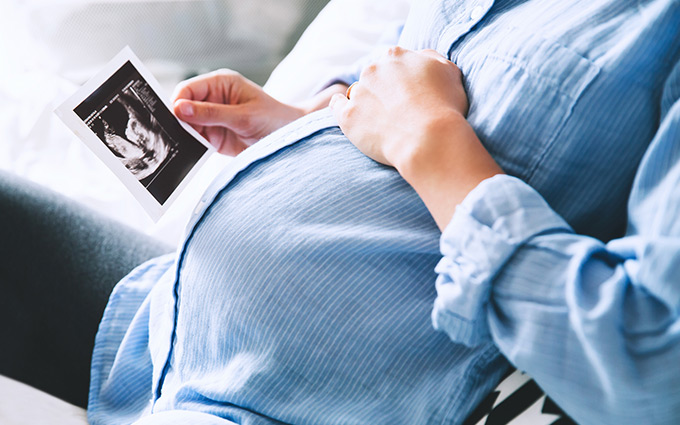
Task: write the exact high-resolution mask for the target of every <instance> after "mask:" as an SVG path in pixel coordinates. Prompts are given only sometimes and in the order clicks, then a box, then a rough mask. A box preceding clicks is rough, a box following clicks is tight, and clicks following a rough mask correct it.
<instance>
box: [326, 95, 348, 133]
mask: <svg viewBox="0 0 680 425" xmlns="http://www.w3.org/2000/svg"><path fill="white" fill-rule="evenodd" d="M347 102H349V99H347V98H346V97H345V95H343V94H340V93H336V94H334V95H333V97H331V101H330V103H329V104H328V107H329V108H330V109H331V112H333V116H334V117H335V120H336V121H337V122H338V125H340V128H341V129H343V131H344V127H345V124H346V118H347V114H345V109H346V108H347Z"/></svg>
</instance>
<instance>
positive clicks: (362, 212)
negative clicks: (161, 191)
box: [172, 128, 477, 424]
mask: <svg viewBox="0 0 680 425" xmlns="http://www.w3.org/2000/svg"><path fill="white" fill-rule="evenodd" d="M438 239H439V231H438V230H437V228H436V225H435V223H434V222H433V221H432V219H431V218H430V216H429V214H428V212H427V210H426V208H425V207H424V205H423V204H422V202H421V201H420V200H419V198H418V197H417V195H416V194H415V192H413V190H412V189H411V188H410V187H409V186H408V184H407V183H406V182H405V181H404V180H402V179H401V177H400V176H399V175H398V174H397V173H396V172H395V171H394V170H393V169H392V168H389V167H385V166H382V165H380V164H377V163H375V162H373V161H371V160H370V159H367V158H365V157H364V156H363V155H362V154H361V153H360V152H358V151H357V150H356V149H355V148H354V147H353V146H352V145H351V144H350V143H349V142H348V141H347V139H346V138H345V137H344V136H343V135H342V133H341V132H340V131H339V130H338V129H337V128H335V129H327V130H324V131H322V132H319V133H317V134H315V135H313V136H311V137H309V138H307V139H305V140H303V141H300V142H298V143H295V144H293V145H291V146H289V147H287V148H284V149H282V150H280V151H278V152H276V153H275V154H273V155H271V156H269V157H267V158H265V159H263V160H260V161H258V162H256V163H254V164H251V165H250V166H249V167H248V168H247V169H245V170H244V171H242V172H241V173H239V174H238V175H237V176H236V178H235V179H234V180H233V181H232V182H231V183H230V184H229V185H228V186H227V187H226V188H225V189H223V190H222V192H221V193H220V194H219V195H218V198H217V200H216V201H215V203H214V204H213V205H212V206H211V207H210V209H209V210H208V212H207V213H206V215H205V216H204V218H203V219H202V221H201V222H200V224H199V225H198V226H197V228H196V229H195V231H194V234H193V236H192V237H191V239H190V241H189V243H188V245H187V250H186V255H185V257H184V260H183V262H182V266H181V271H180V284H179V289H178V293H179V300H180V301H179V307H178V316H177V328H176V335H177V338H176V343H175V348H174V352H173V359H172V367H173V374H174V378H173V379H174V381H175V382H176V383H179V384H178V388H179V389H178V390H177V391H176V396H175V398H176V402H177V403H179V404H181V402H182V400H192V399H195V398H196V397H200V398H201V400H203V402H205V401H206V400H209V401H210V403H209V404H212V405H213V407H212V409H213V410H212V411H214V412H218V414H220V415H222V416H225V417H232V418H242V419H241V421H242V423H259V422H258V421H260V420H264V419H262V418H270V419H268V420H272V421H273V420H274V418H275V419H276V420H280V421H283V422H287V423H315V424H318V423H388V422H392V423H412V424H417V423H429V422H430V421H433V420H435V419H437V420H442V419H443V418H445V417H446V415H444V414H443V413H442V409H443V407H446V405H447V403H449V401H450V398H451V394H452V393H455V392H456V391H460V390H461V388H460V384H458V386H457V385H456V384H455V382H456V379H449V380H447V379H446V377H448V376H454V375H455V376H461V375H463V374H464V372H465V370H466V369H469V368H471V367H472V366H473V365H474V363H475V359H476V358H477V357H476V354H475V352H474V350H470V349H466V348H464V347H460V346H456V345H454V344H453V343H451V342H450V341H449V340H448V339H447V338H446V337H445V336H444V335H443V334H441V333H438V332H435V331H434V330H433V329H432V326H431V323H430V312H431V308H432V302H433V300H434V298H435V290H434V280H435V274H434V271H433V269H434V266H435V264H436V263H437V261H438V260H439V252H438ZM235 412H238V413H235ZM246 417H253V418H254V417H257V418H259V419H257V420H254V419H253V420H250V421H249V420H246V419H243V418H246Z"/></svg>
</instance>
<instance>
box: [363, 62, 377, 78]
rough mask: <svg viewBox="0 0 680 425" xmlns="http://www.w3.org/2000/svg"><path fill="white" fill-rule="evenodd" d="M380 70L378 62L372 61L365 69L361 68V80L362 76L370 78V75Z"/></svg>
mask: <svg viewBox="0 0 680 425" xmlns="http://www.w3.org/2000/svg"><path fill="white" fill-rule="evenodd" d="M377 71H378V64H377V63H372V64H370V65H368V66H366V67H364V69H362V70H361V74H360V75H359V80H361V79H362V78H369V77H370V76H372V75H374V74H375V73H376V72H377Z"/></svg>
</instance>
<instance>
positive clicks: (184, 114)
mask: <svg viewBox="0 0 680 425" xmlns="http://www.w3.org/2000/svg"><path fill="white" fill-rule="evenodd" d="M172 109H173V112H174V113H175V115H176V116H177V118H179V119H181V120H182V121H186V122H187V123H189V124H194V125H204V126H221V127H227V128H229V129H232V130H238V128H235V127H238V126H239V123H243V122H244V121H247V120H244V119H243V117H241V115H242V114H243V109H242V108H241V105H224V104H222V103H214V102H200V101H196V100H187V99H180V100H178V101H176V102H175V104H174V105H173V108H172Z"/></svg>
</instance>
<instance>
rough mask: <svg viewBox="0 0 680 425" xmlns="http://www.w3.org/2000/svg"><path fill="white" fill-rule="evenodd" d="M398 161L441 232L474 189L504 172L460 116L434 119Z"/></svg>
mask: <svg viewBox="0 0 680 425" xmlns="http://www.w3.org/2000/svg"><path fill="white" fill-rule="evenodd" d="M395 157H397V159H395V163H394V165H395V167H396V168H397V170H398V171H399V173H400V174H401V175H402V176H403V177H404V179H405V180H406V181H408V182H409V184H410V185H411V186H413V188H414V189H415V191H416V192H417V193H418V195H419V196H420V197H421V198H422V200H423V202H424V203H425V205H426V206H427V208H428V210H429V211H430V213H431V214H432V216H433V217H434V219H435V221H436V223H437V225H438V226H439V228H440V229H441V230H444V228H445V227H446V225H447V224H448V223H449V222H450V221H451V217H452V216H453V213H454V211H455V209H456V206H458V204H460V203H461V202H462V201H463V199H464V198H465V197H466V196H467V194H468V193H469V192H470V191H471V190H472V189H474V188H475V187H476V186H477V185H478V184H479V183H480V182H482V181H483V180H485V179H487V178H489V177H492V176H494V175H496V174H501V173H502V172H503V171H502V170H501V168H500V167H499V166H498V165H497V164H496V163H495V162H494V160H493V159H492V158H491V156H490V155H489V154H488V153H487V152H486V150H485V149H484V147H483V146H482V144H481V142H480V141H479V139H478V138H477V136H476V134H475V132H474V131H473V130H472V128H471V127H470V125H469V124H468V123H467V121H466V120H465V118H464V117H463V116H462V115H460V114H458V113H456V112H449V113H443V114H442V116H440V117H436V118H434V119H433V120H432V121H431V122H430V123H429V125H428V127H427V128H425V129H424V131H422V132H421V133H420V138H419V139H417V140H415V141H414V143H412V144H411V145H410V149H408V150H403V151H401V152H400V153H399V154H397V155H395Z"/></svg>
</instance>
